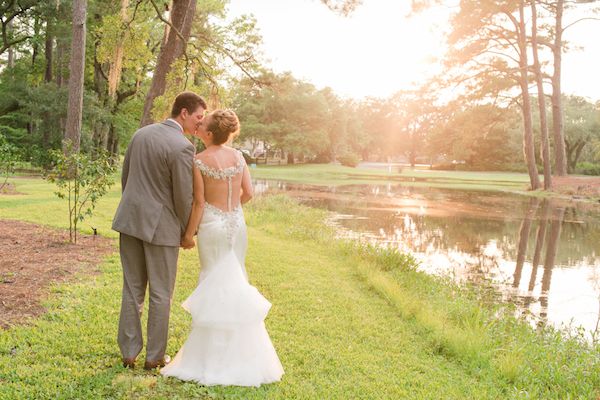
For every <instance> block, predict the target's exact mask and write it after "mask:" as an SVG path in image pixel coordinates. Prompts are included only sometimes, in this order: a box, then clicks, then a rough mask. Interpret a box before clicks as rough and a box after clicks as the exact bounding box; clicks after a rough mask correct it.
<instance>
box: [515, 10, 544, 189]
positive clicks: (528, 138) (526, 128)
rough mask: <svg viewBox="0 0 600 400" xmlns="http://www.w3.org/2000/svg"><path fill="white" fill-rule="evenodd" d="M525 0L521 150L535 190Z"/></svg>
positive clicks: (521, 36) (522, 12)
mask: <svg viewBox="0 0 600 400" xmlns="http://www.w3.org/2000/svg"><path fill="white" fill-rule="evenodd" d="M524 3H525V0H520V1H519V31H518V33H517V36H518V42H519V53H520V54H519V70H520V79H519V84H520V86H521V97H522V103H523V104H522V106H521V107H522V109H523V152H524V155H525V162H526V163H527V171H528V173H529V181H530V183H531V189H532V190H536V189H539V187H540V185H541V184H540V177H539V176H538V169H537V166H536V164H535V150H534V144H533V143H534V142H533V123H532V117H531V98H530V96H529V78H528V63H527V33H526V30H525V4H524Z"/></svg>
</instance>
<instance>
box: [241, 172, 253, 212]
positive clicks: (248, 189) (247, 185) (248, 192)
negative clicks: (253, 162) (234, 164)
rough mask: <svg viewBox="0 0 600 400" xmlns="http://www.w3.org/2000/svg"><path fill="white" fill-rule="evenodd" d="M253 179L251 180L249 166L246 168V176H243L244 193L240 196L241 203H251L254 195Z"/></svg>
mask: <svg viewBox="0 0 600 400" xmlns="http://www.w3.org/2000/svg"><path fill="white" fill-rule="evenodd" d="M253 191H254V190H253V188H252V178H250V170H249V169H248V166H247V165H246V166H244V175H242V193H241V195H240V203H242V204H245V203H247V202H249V201H250V199H251V198H252V195H253Z"/></svg>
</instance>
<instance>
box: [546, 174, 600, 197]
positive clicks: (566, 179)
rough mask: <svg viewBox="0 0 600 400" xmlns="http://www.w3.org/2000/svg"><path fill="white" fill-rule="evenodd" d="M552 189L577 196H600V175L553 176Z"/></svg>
mask: <svg viewBox="0 0 600 400" xmlns="http://www.w3.org/2000/svg"><path fill="white" fill-rule="evenodd" d="M552 186H553V187H552V190H553V191H555V192H558V193H562V194H567V195H571V196H575V197H587V198H600V177H592V176H590V177H585V176H553V177H552Z"/></svg>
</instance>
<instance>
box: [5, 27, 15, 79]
mask: <svg viewBox="0 0 600 400" xmlns="http://www.w3.org/2000/svg"><path fill="white" fill-rule="evenodd" d="M12 30H13V20H12V19H11V20H10V21H9V22H8V23H7V24H6V32H7V34H8V36H10V35H11V34H12ZM6 66H7V67H8V68H13V67H14V66H15V49H14V48H13V47H12V46H11V47H9V48H8V60H7V62H6Z"/></svg>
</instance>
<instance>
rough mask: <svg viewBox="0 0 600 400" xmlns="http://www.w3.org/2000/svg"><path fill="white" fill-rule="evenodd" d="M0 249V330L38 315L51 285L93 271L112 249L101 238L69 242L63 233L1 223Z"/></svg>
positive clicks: (5, 221) (15, 223)
mask: <svg viewBox="0 0 600 400" xmlns="http://www.w3.org/2000/svg"><path fill="white" fill-rule="evenodd" d="M0 249H1V252H0V328H7V327H9V326H11V325H15V324H21V323H24V322H27V320H28V319H30V318H31V317H34V316H36V315H39V314H42V313H43V312H44V311H45V310H44V308H43V307H42V305H41V304H40V301H41V299H42V298H43V297H44V296H46V295H47V294H48V291H49V286H50V285H51V284H52V283H56V282H64V281H67V280H68V279H69V278H72V277H73V274H75V273H76V272H79V271H85V272H86V273H90V274H95V273H97V272H98V264H99V263H100V262H102V259H103V258H104V256H105V255H107V254H110V253H112V252H114V251H115V250H116V247H115V245H114V242H113V241H112V240H111V239H107V238H104V237H101V236H96V237H94V236H89V235H80V236H78V238H77V244H71V243H69V232H68V231H67V232H65V231H63V230H58V229H53V228H48V227H44V226H40V225H36V224H32V223H26V222H21V221H9V220H0Z"/></svg>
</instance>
